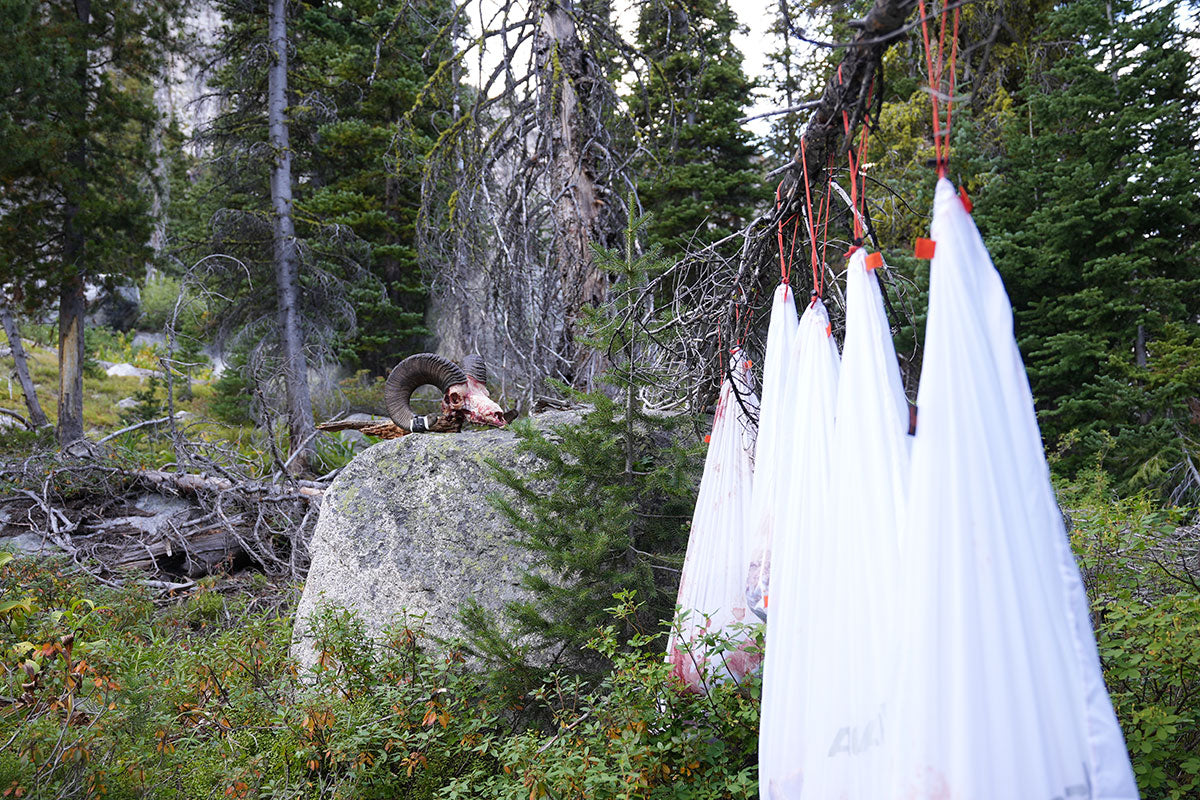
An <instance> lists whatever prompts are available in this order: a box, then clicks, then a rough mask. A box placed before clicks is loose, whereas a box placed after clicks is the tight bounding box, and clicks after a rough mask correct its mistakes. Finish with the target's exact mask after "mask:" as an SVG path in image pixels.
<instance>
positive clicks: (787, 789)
mask: <svg viewBox="0 0 1200 800" xmlns="http://www.w3.org/2000/svg"><path fill="white" fill-rule="evenodd" d="M793 352H794V355H793V357H792V367H793V369H792V384H793V385H792V387H791V388H790V389H789V395H790V396H791V397H793V398H794V399H795V400H796V405H795V407H794V409H793V412H792V413H793V414H794V415H795V416H796V429H795V437H794V439H793V441H792V450H791V454H790V457H791V469H790V472H791V480H792V484H791V489H792V491H791V501H790V503H789V505H788V511H787V513H786V515H785V516H784V517H783V519H782V520H781V522H780V523H779V525H778V526H777V528H776V536H775V542H774V548H773V552H772V559H771V561H772V565H773V573H774V575H773V581H772V587H773V588H772V592H771V606H770V610H771V619H770V622H769V623H768V624H767V639H766V656H765V664H764V666H763V699H762V718H761V720H760V725H759V745H758V761H759V784H760V786H761V791H760V793H761V795H762V796H763V797H764V798H766V797H798V796H799V794H798V787H799V785H800V777H801V771H800V768H801V767H802V764H803V758H802V754H803V753H804V752H805V746H804V745H805V736H806V734H808V733H809V732H810V730H811V726H810V725H809V724H808V723H809V722H811V719H810V718H809V716H808V715H807V709H808V708H809V706H811V705H812V703H813V702H814V701H813V694H814V692H822V691H827V688H826V687H817V686H814V685H813V684H812V683H811V682H810V681H809V680H808V672H807V665H808V664H809V662H810V658H811V656H812V655H819V654H814V653H812V651H811V649H810V648H811V645H810V639H811V633H812V630H813V629H812V625H811V620H810V617H811V616H812V614H813V612H814V610H819V609H824V608H825V607H826V606H827V604H828V602H829V601H830V600H831V599H832V598H829V597H821V596H820V592H821V591H824V590H827V589H828V587H827V586H825V585H824V583H823V582H822V581H821V579H820V577H821V572H822V570H824V569H825V568H826V566H827V563H828V554H827V553H828V548H829V545H830V539H831V536H832V535H833V529H832V525H831V522H832V517H833V513H834V509H833V499H832V497H831V496H830V483H829V476H830V463H831V460H832V456H833V430H834V428H833V426H834V409H835V406H836V404H837V392H838V351H837V342H836V340H835V339H834V338H833V336H832V335H831V334H830V330H829V317H828V314H827V313H826V311H825V306H824V304H823V303H822V302H821V301H820V300H816V301H815V302H813V303H812V304H810V305H809V307H808V308H807V309H806V310H805V312H804V315H803V316H802V317H801V318H800V328H799V331H798V333H797V336H796V342H795V347H794V348H793Z"/></svg>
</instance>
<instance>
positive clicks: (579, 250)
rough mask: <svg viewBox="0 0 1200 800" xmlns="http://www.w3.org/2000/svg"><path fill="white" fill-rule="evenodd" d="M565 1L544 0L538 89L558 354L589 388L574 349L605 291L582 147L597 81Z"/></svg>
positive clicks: (594, 368) (588, 371) (586, 361)
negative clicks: (549, 184)
mask: <svg viewBox="0 0 1200 800" xmlns="http://www.w3.org/2000/svg"><path fill="white" fill-rule="evenodd" d="M574 11H575V9H574V5H573V2H572V0H550V2H548V3H547V4H546V9H545V13H544V15H543V18H542V23H541V29H540V31H539V32H538V39H539V40H540V41H539V43H538V48H539V60H538V65H539V68H540V72H541V82H542V91H543V92H544V93H545V97H546V98H547V101H548V102H547V103H546V108H545V109H544V113H545V114H546V118H545V123H546V124H548V125H549V126H550V130H551V134H550V135H551V139H552V143H553V145H552V146H553V164H554V167H553V173H552V174H553V180H554V186H555V188H556V189H557V190H558V191H559V195H558V199H557V201H556V203H555V206H554V218H555V227H556V229H557V237H558V241H557V251H558V261H559V281H560V283H559V286H560V293H561V304H562V310H563V330H562V334H561V335H562V339H563V345H562V352H563V355H565V356H566V357H567V358H568V359H569V360H570V362H571V364H572V366H573V371H574V375H572V376H571V378H572V380H571V382H572V383H573V384H574V385H575V386H577V387H579V388H582V389H591V388H592V381H593V378H594V377H595V375H596V373H597V372H598V371H599V369H600V368H601V364H600V363H599V361H598V360H597V355H596V354H594V353H592V352H591V350H590V349H589V348H585V347H583V346H581V345H580V344H578V339H579V337H580V335H581V334H582V333H583V331H582V325H581V320H580V316H581V311H582V309H583V308H584V307H585V306H588V305H592V306H597V305H600V304H601V303H603V302H604V301H605V299H606V298H607V295H608V286H607V281H606V279H605V276H604V274H603V273H602V272H601V271H600V270H598V269H597V268H596V266H595V263H594V259H593V258H592V249H591V243H592V242H594V241H597V230H596V229H597V225H598V223H599V219H600V209H601V202H600V199H599V197H598V194H597V191H596V184H595V181H594V175H595V165H594V164H593V163H592V162H593V158H592V156H591V155H590V154H589V151H588V148H587V145H588V141H589V139H591V138H592V137H593V136H594V135H595V133H596V132H595V131H592V130H589V128H590V127H594V125H595V124H596V123H597V121H596V120H589V119H588V115H589V112H592V113H596V112H597V109H594V108H590V107H589V102H590V98H589V93H590V90H591V88H592V87H593V86H598V85H599V82H601V81H603V80H604V78H603V76H601V75H600V74H599V70H598V68H597V65H596V63H595V59H594V58H593V57H592V56H591V54H590V53H588V52H587V50H586V48H585V47H584V45H583V42H582V41H580V39H579V35H578V33H577V31H576V28H575V21H574V19H573V14H574Z"/></svg>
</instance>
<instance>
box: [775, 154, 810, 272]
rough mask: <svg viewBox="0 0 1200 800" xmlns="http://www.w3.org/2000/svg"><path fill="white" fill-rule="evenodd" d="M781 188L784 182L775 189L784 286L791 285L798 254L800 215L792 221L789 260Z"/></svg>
mask: <svg viewBox="0 0 1200 800" xmlns="http://www.w3.org/2000/svg"><path fill="white" fill-rule="evenodd" d="M800 141H801V143H802V144H803V141H804V140H803V139H801V140H800ZM780 186H783V183H782V182H780V184H779V186H776V187H775V210H776V211H777V212H778V214H779V222H778V231H777V236H778V240H779V282H780V283H783V284H790V283H791V275H792V257H793V256H794V255H795V253H796V234H797V233H799V231H800V215H799V214H793V215H792V219H794V220H795V224H794V225H793V227H792V246H791V248H790V249H789V250H788V254H787V258H786V259H785V258H784V255H783V249H784V248H783V226H784V225H785V224H786V220H785V219H784V218H783V202H782V201H781V199H780V196H779V190H780Z"/></svg>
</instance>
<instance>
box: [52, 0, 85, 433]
mask: <svg viewBox="0 0 1200 800" xmlns="http://www.w3.org/2000/svg"><path fill="white" fill-rule="evenodd" d="M75 16H76V17H77V19H78V20H79V23H80V28H81V33H80V37H79V44H78V48H79V50H80V52H79V53H77V56H78V58H79V61H78V66H77V67H76V70H75V75H74V80H75V81H76V83H77V84H78V87H77V88H78V90H79V93H80V97H81V98H83V99H84V101H83V102H81V103H80V104H79V107H78V108H76V109H75V112H74V113H76V114H78V115H79V116H80V117H86V115H87V102H86V97H87V93H88V46H87V26H88V24H89V23H90V22H91V18H92V4H91V0H75ZM86 129H87V128H86V125H84V124H82V123H81V124H80V125H79V126H78V130H79V134H78V135H79V140H78V141H77V142H76V143H75V146H74V148H73V149H72V150H71V152H70V153H68V154H67V162H68V163H69V164H70V165H71V167H72V169H73V171H74V173H75V174H74V176H73V178H72V180H73V183H72V184H71V185H70V186H69V187H68V192H69V193H70V194H69V195H68V197H67V200H66V203H65V206H64V213H63V250H62V278H61V284H60V287H59V296H58V428H57V431H56V436H57V439H58V445H59V447H67V446H68V445H71V444H73V443H75V442H77V441H79V440H81V439H83V355H84V351H83V324H84V321H83V315H84V311H85V310H86V306H87V302H86V298H85V297H84V293H83V273H84V263H83V260H84V250H85V247H86V239H85V237H84V234H83V231H81V230H79V226H78V225H77V221H78V217H79V211H80V205H81V201H82V195H83V193H84V192H85V191H86V186H85V185H83V180H84V179H83V172H84V169H85V167H86V166H87V140H86V138H85V137H86V133H85V131H86Z"/></svg>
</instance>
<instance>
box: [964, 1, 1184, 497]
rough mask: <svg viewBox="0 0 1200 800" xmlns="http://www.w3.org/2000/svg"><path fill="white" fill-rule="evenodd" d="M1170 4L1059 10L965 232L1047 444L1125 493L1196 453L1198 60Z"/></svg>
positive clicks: (1175, 470)
mask: <svg viewBox="0 0 1200 800" xmlns="http://www.w3.org/2000/svg"><path fill="white" fill-rule="evenodd" d="M1181 7H1182V6H1181V4H1180V3H1165V4H1150V5H1146V4H1140V3H1136V2H1132V0H1125V1H1124V2H1111V3H1110V2H1107V0H1079V1H1078V2H1075V3H1070V4H1066V5H1064V6H1061V7H1059V8H1057V9H1055V10H1054V11H1053V12H1052V13H1051V16H1050V22H1051V24H1050V27H1049V28H1048V30H1047V31H1046V34H1045V36H1044V38H1043V41H1042V43H1041V44H1040V45H1039V47H1040V55H1041V58H1042V61H1043V63H1048V64H1049V66H1048V68H1045V69H1041V70H1033V69H1031V70H1030V71H1029V72H1028V73H1027V75H1026V81H1025V85H1024V88H1023V91H1022V97H1021V100H1022V102H1021V104H1020V105H1018V106H1016V107H1014V108H1012V109H1011V110H1010V112H1009V113H1008V115H1007V119H1008V122H1007V125H1006V128H1005V137H1004V154H1003V156H1002V157H1001V158H1000V159H999V160H998V162H997V163H996V164H995V171H996V177H995V178H994V180H992V181H991V182H990V183H988V184H987V186H986V191H983V192H981V193H980V197H979V200H980V203H979V205H978V206H977V211H976V216H977V217H978V219H979V221H980V226H981V228H982V229H983V232H984V235H985V238H986V239H987V241H988V245H989V247H990V248H991V251H992V255H993V257H994V259H995V261H996V265H997V267H998V268H999V270H1000V272H1001V274H1002V275H1004V277H1005V281H1006V284H1007V286H1008V289H1009V293H1010V296H1011V298H1012V301H1013V304H1014V306H1015V308H1016V311H1017V334H1018V339H1019V341H1020V344H1021V348H1022V350H1023V352H1024V354H1025V358H1026V365H1027V367H1028V370H1029V376H1030V380H1031V383H1032V385H1033V390H1034V396H1035V398H1036V399H1037V402H1038V409H1039V418H1040V421H1041V425H1042V430H1043V434H1044V436H1045V437H1046V438H1047V441H1048V443H1049V444H1050V445H1051V446H1052V447H1053V446H1061V447H1062V457H1061V459H1060V461H1059V466H1060V468H1061V469H1062V470H1064V471H1065V472H1066V473H1068V474H1070V473H1073V472H1074V471H1075V470H1077V469H1079V468H1082V467H1088V466H1092V465H1094V464H1095V463H1096V461H1097V460H1098V459H1103V464H1104V466H1105V467H1106V468H1108V469H1109V470H1111V471H1112V472H1113V473H1114V474H1115V475H1116V476H1117V477H1118V478H1119V480H1120V481H1121V485H1122V486H1123V488H1125V489H1127V490H1128V489H1134V488H1137V487H1140V486H1156V487H1159V488H1163V489H1170V488H1178V487H1179V485H1180V478H1181V477H1183V476H1185V475H1187V474H1189V473H1190V470H1189V469H1188V468H1187V464H1188V462H1189V459H1190V460H1192V461H1194V458H1195V456H1194V453H1195V447H1196V444H1195V443H1196V442H1200V425H1198V424H1197V423H1198V422H1200V416H1198V415H1197V414H1196V411H1195V409H1196V408H1197V407H1198V405H1200V404H1198V402H1197V401H1196V399H1195V398H1197V397H1200V384H1197V383H1196V374H1195V373H1196V370H1195V368H1193V367H1192V363H1193V359H1194V358H1195V356H1196V355H1197V354H1200V325H1197V322H1196V321H1197V318H1198V315H1200V291H1198V290H1200V249H1198V247H1197V240H1198V237H1200V191H1198V188H1200V183H1198V181H1200V177H1198V176H1200V149H1198V148H1197V125H1196V120H1197V119H1198V118H1200V98H1198V97H1197V91H1196V85H1197V84H1196V79H1197V66H1196V61H1195V60H1194V59H1193V58H1192V57H1191V56H1190V55H1189V53H1188V49H1187V47H1188V44H1187V38H1186V36H1185V35H1184V34H1183V33H1182V32H1181V31H1180V29H1179V27H1178V23H1177V19H1178V18H1177V14H1178V13H1179V10H1180V8H1181Z"/></svg>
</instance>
